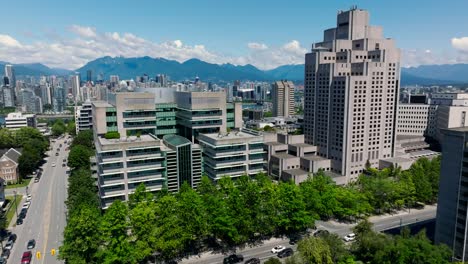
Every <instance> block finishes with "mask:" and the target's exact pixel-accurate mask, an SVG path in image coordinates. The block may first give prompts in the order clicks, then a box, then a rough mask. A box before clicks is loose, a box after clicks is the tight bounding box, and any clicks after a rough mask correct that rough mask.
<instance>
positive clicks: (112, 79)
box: [110, 75, 119, 87]
mask: <svg viewBox="0 0 468 264" xmlns="http://www.w3.org/2000/svg"><path fill="white" fill-rule="evenodd" d="M110 83H111V86H112V87H115V86H118V85H119V76H118V75H111V76H110Z"/></svg>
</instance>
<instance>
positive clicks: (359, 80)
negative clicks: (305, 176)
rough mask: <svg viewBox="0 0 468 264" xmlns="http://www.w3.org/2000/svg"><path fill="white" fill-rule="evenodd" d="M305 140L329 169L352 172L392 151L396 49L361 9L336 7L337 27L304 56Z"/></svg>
mask: <svg viewBox="0 0 468 264" xmlns="http://www.w3.org/2000/svg"><path fill="white" fill-rule="evenodd" d="M304 80H305V107H304V110H305V111H304V119H305V126H304V132H305V133H304V134H305V142H306V143H308V144H312V145H316V146H317V148H318V149H317V154H318V155H319V156H322V157H325V158H329V159H331V171H332V172H334V173H335V174H338V175H343V176H346V178H347V180H348V181H349V180H352V179H354V178H356V177H357V176H358V175H359V174H360V173H361V172H362V171H363V169H364V167H365V164H366V162H367V161H368V160H369V162H370V164H371V166H372V167H377V166H378V163H379V159H385V158H391V157H393V155H394V142H395V122H396V120H395V119H396V112H397V102H398V94H399V87H400V84H399V81H400V50H399V49H397V48H396V46H395V43H394V40H392V39H388V38H384V37H383V32H382V28H381V27H376V26H371V25H369V13H368V12H367V11H366V10H361V9H357V8H356V7H354V8H352V9H351V10H349V11H340V12H339V13H338V16H337V27H336V28H331V29H327V30H325V31H324V39H323V41H322V42H319V43H315V44H313V46H312V52H311V53H308V54H306V57H305V78H304Z"/></svg>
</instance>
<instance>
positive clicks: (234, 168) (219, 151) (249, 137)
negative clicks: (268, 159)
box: [198, 129, 265, 181]
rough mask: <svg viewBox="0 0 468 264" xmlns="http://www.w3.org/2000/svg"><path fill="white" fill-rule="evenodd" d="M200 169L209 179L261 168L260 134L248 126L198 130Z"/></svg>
mask: <svg viewBox="0 0 468 264" xmlns="http://www.w3.org/2000/svg"><path fill="white" fill-rule="evenodd" d="M198 141H199V142H200V145H201V146H202V148H203V162H204V172H205V173H206V175H208V177H210V178H211V179H212V180H214V181H217V180H219V179H221V178H222V177H223V176H229V177H231V178H237V177H240V176H242V175H249V176H253V175H256V174H257V173H260V172H264V169H263V167H264V153H265V152H264V150H263V136H262V135H261V134H259V133H257V132H255V131H252V130H246V129H244V130H242V131H232V132H230V133H211V134H199V136H198Z"/></svg>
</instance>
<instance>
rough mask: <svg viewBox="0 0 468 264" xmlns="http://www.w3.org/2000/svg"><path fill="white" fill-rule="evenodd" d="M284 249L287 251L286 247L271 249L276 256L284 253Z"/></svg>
mask: <svg viewBox="0 0 468 264" xmlns="http://www.w3.org/2000/svg"><path fill="white" fill-rule="evenodd" d="M284 249H285V247H283V246H276V247H274V248H272V249H271V253H273V254H276V253H278V252H281V251H283V250H284Z"/></svg>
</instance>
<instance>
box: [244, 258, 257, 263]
mask: <svg viewBox="0 0 468 264" xmlns="http://www.w3.org/2000/svg"><path fill="white" fill-rule="evenodd" d="M245 264H260V259H258V258H251V259H249V260H247V261H246V262H245Z"/></svg>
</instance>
